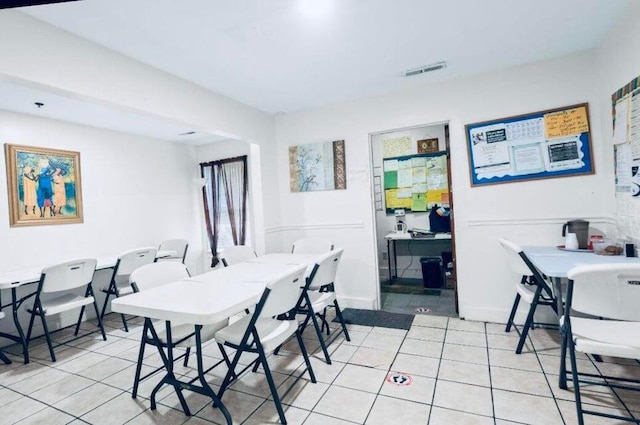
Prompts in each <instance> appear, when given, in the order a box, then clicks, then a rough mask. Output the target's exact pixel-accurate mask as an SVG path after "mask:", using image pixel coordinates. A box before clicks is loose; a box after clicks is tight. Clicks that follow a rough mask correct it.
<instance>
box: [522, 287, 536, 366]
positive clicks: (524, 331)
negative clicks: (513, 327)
mask: <svg viewBox="0 0 640 425" xmlns="http://www.w3.org/2000/svg"><path fill="white" fill-rule="evenodd" d="M540 292H541V288H540V287H539V286H538V288H537V289H536V292H535V294H534V296H533V301H532V302H531V306H529V314H527V320H526V321H525V322H524V327H523V328H522V332H521V333H520V340H519V341H518V347H517V348H516V354H520V353H522V347H524V343H525V342H526V341H527V335H528V334H529V328H530V327H531V324H532V323H533V315H534V314H535V312H536V307H537V306H538V300H539V299H540Z"/></svg>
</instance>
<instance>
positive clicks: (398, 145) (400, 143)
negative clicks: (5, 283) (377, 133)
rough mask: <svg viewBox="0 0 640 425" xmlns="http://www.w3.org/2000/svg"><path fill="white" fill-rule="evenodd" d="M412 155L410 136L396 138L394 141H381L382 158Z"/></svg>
mask: <svg viewBox="0 0 640 425" xmlns="http://www.w3.org/2000/svg"><path fill="white" fill-rule="evenodd" d="M412 153H413V150H412V146H411V137H410V136H404V137H396V138H394V139H385V140H383V141H382V157H383V158H393V157H396V156H405V155H411V154H412Z"/></svg>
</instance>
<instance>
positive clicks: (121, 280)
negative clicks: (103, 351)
mask: <svg viewBox="0 0 640 425" xmlns="http://www.w3.org/2000/svg"><path fill="white" fill-rule="evenodd" d="M157 252H158V250H157V249H156V248H153V247H149V248H138V249H133V250H131V251H126V252H124V253H122V254H120V256H119V257H118V261H117V262H116V265H115V267H114V268H113V274H112V275H111V281H110V282H109V286H108V287H107V288H100V290H101V291H102V292H104V293H105V294H106V297H105V298H104V304H103V306H102V313H100V318H101V319H102V318H104V314H105V312H106V311H107V304H108V303H109V297H111V295H115V296H116V297H121V296H123V295H127V294H131V293H132V292H133V289H132V288H131V285H130V284H129V275H130V274H131V273H132V272H133V271H134V270H135V269H137V268H138V267H140V266H144V265H145V264H149V263H153V262H154V261H155V260H156V253H157ZM120 317H122V324H123V325H124V330H125V332H129V327H128V326H127V319H126V317H124V314H121V315H120Z"/></svg>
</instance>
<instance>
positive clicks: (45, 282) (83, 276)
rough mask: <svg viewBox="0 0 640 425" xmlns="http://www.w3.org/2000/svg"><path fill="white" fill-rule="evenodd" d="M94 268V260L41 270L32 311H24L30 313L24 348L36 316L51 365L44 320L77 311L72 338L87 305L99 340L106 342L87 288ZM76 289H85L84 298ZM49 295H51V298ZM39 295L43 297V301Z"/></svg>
mask: <svg viewBox="0 0 640 425" xmlns="http://www.w3.org/2000/svg"><path fill="white" fill-rule="evenodd" d="M96 264H97V261H96V260H94V259H86V260H76V261H69V262H66V263H62V264H58V265H55V266H51V267H47V268H46V269H43V270H42V274H41V275H40V282H39V283H38V290H37V292H36V296H35V300H34V302H33V307H32V308H27V311H28V312H29V313H31V320H29V330H28V331H27V345H28V344H29V342H30V341H31V331H32V330H33V322H34V320H35V318H36V316H39V317H40V320H41V321H42V327H43V328H44V335H45V338H46V340H47V345H48V346H49V354H50V355H51V361H54V362H55V361H56V355H55V353H54V352H53V344H52V343H51V336H50V335H49V328H48V326H47V320H46V318H47V317H48V316H52V315H54V314H59V313H62V312H65V311H69V310H73V309H76V308H80V307H81V311H80V316H79V317H78V322H77V324H76V330H75V335H76V336H77V335H78V331H79V329H80V323H81V322H82V316H83V314H84V308H85V307H86V306H87V305H89V304H93V307H94V309H95V311H96V316H97V317H98V328H99V329H100V332H101V333H102V339H103V340H105V341H106V340H107V336H106V335H105V333H104V327H103V326H102V319H101V318H100V314H99V312H98V304H97V303H96V300H95V298H94V295H93V288H92V287H91V281H92V280H93V274H94V272H95V270H96ZM78 288H85V292H84V295H78V294H77V289H78ZM53 294H55V296H54V295H53ZM43 295H45V296H44V297H43Z"/></svg>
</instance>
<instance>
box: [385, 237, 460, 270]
mask: <svg viewBox="0 0 640 425" xmlns="http://www.w3.org/2000/svg"><path fill="white" fill-rule="evenodd" d="M384 238H385V239H386V240H387V253H388V255H387V260H388V266H389V283H393V281H394V280H395V279H397V278H398V256H397V250H396V243H397V242H398V241H400V242H404V243H408V244H409V243H420V244H425V243H434V242H443V241H451V233H433V234H428V235H420V236H418V237H412V236H411V234H410V233H400V232H392V233H389V234H387V235H386V236H385V237H384ZM391 246H393V269H391V249H390V248H391Z"/></svg>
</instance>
